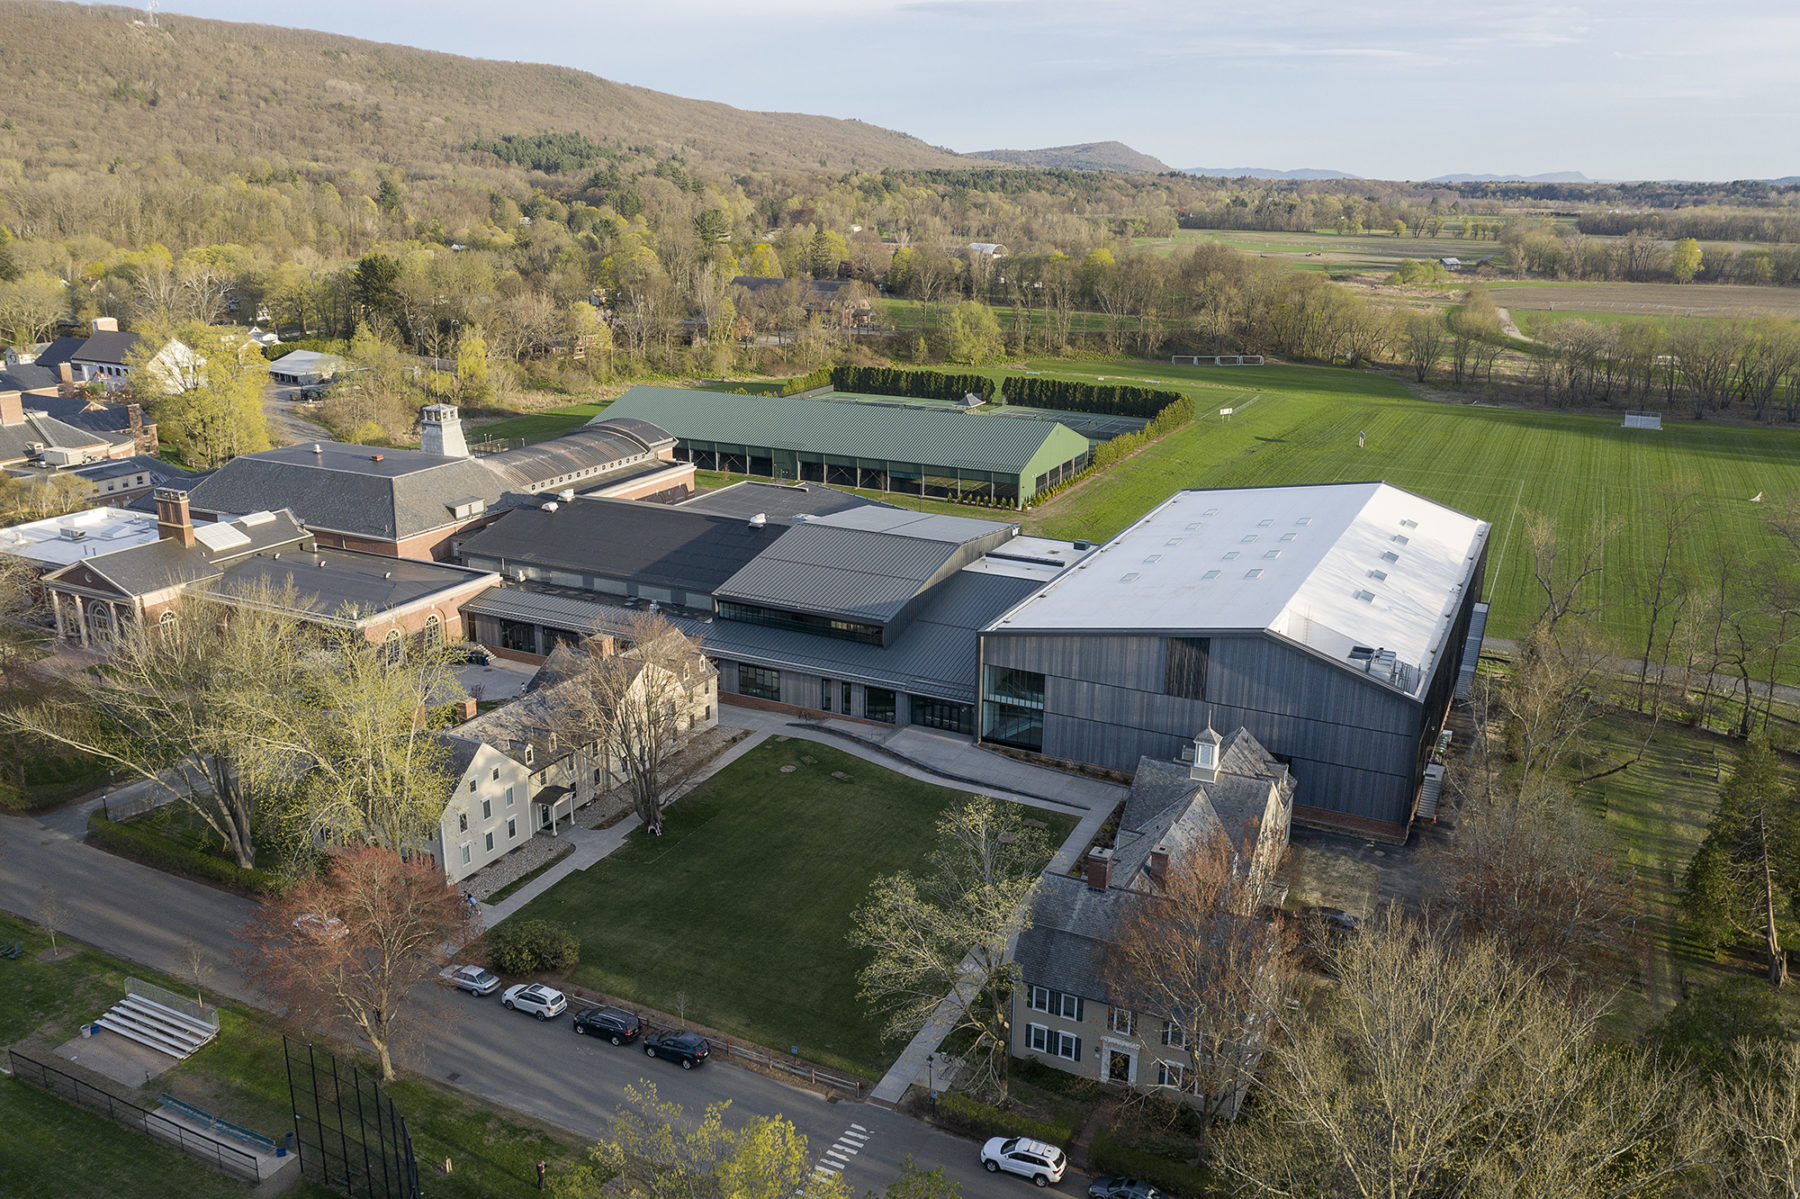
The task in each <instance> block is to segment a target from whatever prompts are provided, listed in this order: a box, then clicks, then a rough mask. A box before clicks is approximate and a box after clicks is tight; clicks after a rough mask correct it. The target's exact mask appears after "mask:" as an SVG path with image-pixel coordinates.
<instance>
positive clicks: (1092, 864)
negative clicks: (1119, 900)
mask: <svg viewBox="0 0 1800 1199" xmlns="http://www.w3.org/2000/svg"><path fill="white" fill-rule="evenodd" d="M1082 867H1083V868H1084V869H1085V870H1086V872H1087V885H1088V886H1089V887H1091V888H1092V889H1094V890H1095V891H1104V890H1106V889H1107V888H1108V887H1110V886H1112V868H1113V851H1112V850H1110V849H1107V848H1104V847H1102V848H1099V849H1094V850H1090V851H1089V852H1088V856H1087V859H1086V860H1085V861H1084V862H1082Z"/></svg>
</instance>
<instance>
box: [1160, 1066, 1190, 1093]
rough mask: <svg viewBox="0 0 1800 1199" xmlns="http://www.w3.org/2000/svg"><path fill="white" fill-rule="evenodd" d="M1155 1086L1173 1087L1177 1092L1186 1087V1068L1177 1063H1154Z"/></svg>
mask: <svg viewBox="0 0 1800 1199" xmlns="http://www.w3.org/2000/svg"><path fill="white" fill-rule="evenodd" d="M1156 1085H1157V1086H1159V1087H1174V1088H1175V1089H1176V1090H1177V1091H1179V1090H1182V1089H1183V1088H1185V1087H1186V1086H1187V1067H1186V1066H1183V1065H1181V1064H1179V1063H1177V1062H1164V1061H1158V1062H1157V1063H1156Z"/></svg>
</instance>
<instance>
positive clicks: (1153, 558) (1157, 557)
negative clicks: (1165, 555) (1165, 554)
mask: <svg viewBox="0 0 1800 1199" xmlns="http://www.w3.org/2000/svg"><path fill="white" fill-rule="evenodd" d="M1161 561H1162V555H1161V554H1151V555H1150V556H1149V557H1148V558H1145V559H1144V565H1145V566H1155V565H1156V564H1157V563H1158V562H1161Z"/></svg>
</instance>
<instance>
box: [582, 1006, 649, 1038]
mask: <svg viewBox="0 0 1800 1199" xmlns="http://www.w3.org/2000/svg"><path fill="white" fill-rule="evenodd" d="M643 1028H644V1026H643V1025H642V1024H640V1023H639V1022H638V1018H637V1016H636V1014H635V1013H632V1012H628V1011H626V1010H625V1009H624V1008H619V1007H591V1008H588V1009H587V1010H586V1011H583V1012H580V1013H578V1014H577V1015H576V1017H575V1031H576V1032H577V1033H578V1034H580V1035H582V1036H588V1037H605V1038H606V1039H607V1040H609V1041H611V1042H612V1043H613V1044H614V1045H623V1044H625V1042H627V1041H631V1040H635V1039H636V1038H637V1035H638V1033H640V1032H642V1031H643Z"/></svg>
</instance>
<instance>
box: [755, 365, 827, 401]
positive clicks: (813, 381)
mask: <svg viewBox="0 0 1800 1199" xmlns="http://www.w3.org/2000/svg"><path fill="white" fill-rule="evenodd" d="M830 385H831V368H830V367H829V366H821V367H820V368H819V369H818V370H816V371H814V372H813V373H812V374H810V375H801V376H800V377H799V378H798V379H789V380H788V381H787V382H786V383H783V384H782V385H781V386H780V387H777V388H776V389H775V390H774V391H773V392H772V393H770V394H772V395H778V396H795V395H799V394H800V393H801V392H803V391H811V390H812V389H813V388H815V387H829V386H830Z"/></svg>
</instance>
